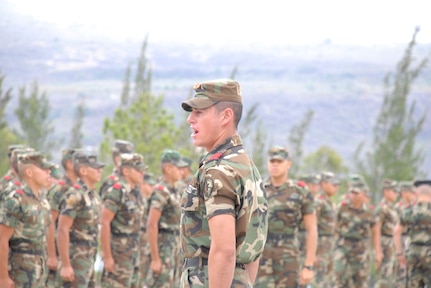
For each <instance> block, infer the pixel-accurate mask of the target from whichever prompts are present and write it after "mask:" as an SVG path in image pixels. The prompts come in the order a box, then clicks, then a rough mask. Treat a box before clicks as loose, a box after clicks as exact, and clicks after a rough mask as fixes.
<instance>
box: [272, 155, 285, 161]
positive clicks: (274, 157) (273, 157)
mask: <svg viewBox="0 0 431 288" xmlns="http://www.w3.org/2000/svg"><path fill="white" fill-rule="evenodd" d="M286 159H287V158H284V157H283V156H280V155H276V156H271V157H269V160H280V161H284V160H286Z"/></svg>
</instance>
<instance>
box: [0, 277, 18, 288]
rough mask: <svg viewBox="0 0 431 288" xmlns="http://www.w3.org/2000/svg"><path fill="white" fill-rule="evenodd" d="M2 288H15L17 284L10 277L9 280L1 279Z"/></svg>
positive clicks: (0, 285)
mask: <svg viewBox="0 0 431 288" xmlns="http://www.w3.org/2000/svg"><path fill="white" fill-rule="evenodd" d="M0 287H6V288H15V282H13V280H12V279H10V277H9V276H8V277H7V278H0Z"/></svg>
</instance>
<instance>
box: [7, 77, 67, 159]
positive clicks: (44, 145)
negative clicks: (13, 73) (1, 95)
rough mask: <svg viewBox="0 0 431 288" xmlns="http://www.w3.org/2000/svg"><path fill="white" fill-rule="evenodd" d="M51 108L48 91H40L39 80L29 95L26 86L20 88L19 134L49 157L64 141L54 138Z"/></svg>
mask: <svg viewBox="0 0 431 288" xmlns="http://www.w3.org/2000/svg"><path fill="white" fill-rule="evenodd" d="M50 110H51V107H50V104H49V99H48V97H47V96H46V93H39V87H38V84H37V82H34V83H33V85H32V87H31V90H30V94H29V95H28V96H27V95H26V88H25V86H23V87H21V88H20V90H19V98H18V107H17V108H16V109H15V115H16V116H17V118H18V122H19V126H20V131H19V132H18V135H19V137H20V138H21V139H23V141H24V142H25V143H26V144H27V145H29V146H31V147H33V148H34V149H36V150H40V151H43V152H44V153H46V154H47V156H48V157H51V153H52V152H53V151H55V150H56V149H57V148H58V147H59V146H60V145H61V144H62V142H63V140H62V139H54V136H55V134H54V125H53V123H52V120H51V119H50V118H49V116H50V115H49V113H50Z"/></svg>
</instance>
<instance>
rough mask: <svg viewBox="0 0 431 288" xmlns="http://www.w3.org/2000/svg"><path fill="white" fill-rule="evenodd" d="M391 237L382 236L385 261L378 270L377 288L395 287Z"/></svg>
mask: <svg viewBox="0 0 431 288" xmlns="http://www.w3.org/2000/svg"><path fill="white" fill-rule="evenodd" d="M393 245H394V244H393V240H392V237H391V236H384V235H382V239H381V246H382V252H383V260H382V263H381V264H380V267H379V269H378V270H377V275H376V276H377V282H376V284H375V285H374V287H375V288H392V287H394V283H393V282H394V281H393V280H394V260H395V259H394V249H395V248H394V246H393Z"/></svg>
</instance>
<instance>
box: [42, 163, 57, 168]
mask: <svg viewBox="0 0 431 288" xmlns="http://www.w3.org/2000/svg"><path fill="white" fill-rule="evenodd" d="M39 167H40V168H42V169H51V168H53V167H55V164H54V163H51V162H45V163H42V164H41V165H39Z"/></svg>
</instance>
